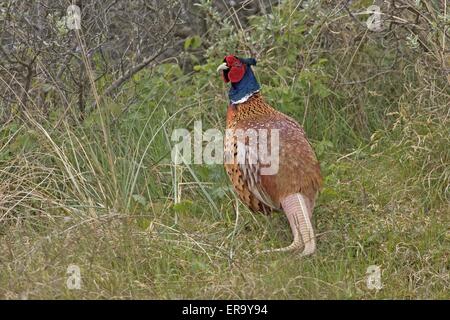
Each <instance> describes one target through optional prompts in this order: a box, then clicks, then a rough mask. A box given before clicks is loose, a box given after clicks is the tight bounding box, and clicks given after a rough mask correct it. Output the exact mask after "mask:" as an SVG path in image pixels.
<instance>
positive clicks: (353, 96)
mask: <svg viewBox="0 0 450 320" xmlns="http://www.w3.org/2000/svg"><path fill="white" fill-rule="evenodd" d="M311 10H314V8H312V9H311ZM299 12H300V13H295V15H294V13H292V12H291V11H290V10H288V11H286V12H284V11H282V10H280V12H275V14H274V17H275V18H273V19H271V18H264V17H259V18H254V22H252V23H253V24H252V28H253V29H252V30H253V32H254V34H253V35H254V39H257V40H255V43H250V44H249V45H251V46H259V48H261V51H262V52H266V53H267V54H266V55H265V56H264V57H262V58H261V59H260V62H259V64H258V68H257V71H256V72H257V76H258V77H259V80H260V82H261V83H262V84H263V94H264V95H265V96H266V98H267V100H268V101H269V102H270V103H272V104H273V105H274V106H276V107H277V108H278V109H280V110H281V111H283V112H285V113H287V114H289V115H291V116H293V117H294V118H296V119H297V120H298V121H299V122H301V123H303V124H304V127H305V130H306V131H307V133H308V136H309V137H310V140H311V142H312V144H313V146H314V149H315V150H316V153H317V155H318V157H319V160H320V161H321V166H322V170H323V175H324V177H325V185H324V189H323V191H322V193H321V195H320V196H319V198H318V202H317V207H316V209H315V212H314V225H315V229H316V233H317V238H318V241H317V244H318V249H317V253H316V254H314V255H313V256H311V257H306V258H300V257H299V256H298V255H296V254H289V253H288V254H286V253H280V254H264V255H258V254H256V252H257V251H258V250H262V249H267V248H270V247H281V246H283V245H286V244H288V243H289V242H290V241H291V233H290V229H289V226H288V223H287V221H286V218H285V217H284V216H283V215H282V214H273V215H272V216H269V217H267V216H263V215H257V214H252V213H251V212H250V211H249V210H248V209H247V208H245V207H244V206H243V205H242V204H240V203H239V202H238V201H237V198H236V196H235V194H234V193H233V192H232V189H231V187H230V185H229V182H228V179H227V177H226V175H225V172H224V169H223V168H222V166H220V165H215V166H208V165H187V164H184V165H177V166H176V165H174V164H173V163H172V162H171V159H170V152H171V149H172V145H173V142H172V141H171V139H170V137H171V132H172V130H173V129H175V128H187V129H189V130H191V129H192V128H193V123H194V121H198V120H201V121H202V124H203V129H204V130H206V129H208V128H219V129H221V130H223V129H224V121H225V112H226V111H225V108H226V105H227V100H226V97H225V95H224V92H225V90H226V87H225V86H223V84H221V82H220V81H221V80H220V79H219V78H218V77H217V75H216V74H215V73H214V69H215V66H216V64H217V62H218V61H219V60H220V59H219V58H217V56H218V54H216V55H215V54H214V52H219V53H220V54H222V52H224V50H225V49H224V48H223V47H224V46H225V44H226V45H227V46H230V47H232V45H230V44H233V45H234V44H236V43H239V41H238V40H239V39H238V38H239V37H235V35H234V34H233V32H231V31H233V29H232V28H231V29H230V28H229V26H227V25H224V26H221V29H220V32H219V31H218V34H220V35H221V39H223V43H222V42H221V43H216V44H212V45H211V47H210V48H209V49H208V54H210V57H209V58H208V60H207V61H206V62H205V63H204V64H202V65H199V66H197V68H196V69H195V70H196V72H194V73H190V74H183V73H182V72H181V71H180V70H179V68H178V67H177V66H175V65H172V64H163V65H160V66H158V67H156V68H154V69H151V70H143V71H142V72H140V73H139V74H137V75H136V76H135V78H134V79H133V82H134V83H133V84H130V85H129V86H127V87H125V88H123V89H122V91H121V94H120V95H118V97H117V99H116V100H115V101H113V100H108V99H107V98H103V99H101V101H102V102H101V103H100V108H97V109H96V110H94V111H93V112H92V113H90V114H89V115H88V116H87V117H86V118H85V119H84V120H83V121H80V120H78V119H79V115H77V114H76V112H75V111H73V110H75V109H76V107H75V106H72V105H69V106H67V110H68V115H67V117H61V112H62V111H61V110H57V109H56V110H53V111H52V112H53V113H52V114H50V118H49V119H44V118H43V117H42V116H41V115H40V114H39V112H38V111H37V110H39V106H36V105H34V108H31V109H30V110H29V111H26V112H25V113H24V115H23V119H20V121H19V120H17V121H12V122H10V123H8V124H6V125H5V126H3V127H2V128H0V181H1V183H0V298H2V299H45V298H50V299H53V298H56V299H130V298H134V299H148V298H149V299H178V298H194V299H199V298H205V299H218V298H223V299H245V298H247V299H253V298H260V299H266V298H267V299H386V298H388V299H390V298H392V299H449V298H450V290H449V289H450V279H449V270H448V268H449V252H450V233H449V226H450V221H449V219H450V214H449V213H450V205H449V203H450V201H449V181H450V171H449V167H450V166H449V164H450V155H449V150H448V146H449V145H450V141H449V136H450V135H449V134H448V133H449V132H448V128H449V126H448V108H449V104H448V101H450V99H449V98H450V93H449V91H448V89H449V87H448V84H447V83H445V82H442V81H441V80H442V79H437V78H436V76H435V74H434V71H430V72H429V73H427V68H425V67H424V63H425V62H424V61H428V60H426V59H425V58H426V57H424V56H422V55H420V54H419V53H418V52H416V51H414V50H412V51H408V50H409V49H408V48H407V46H404V47H402V49H403V50H404V51H405V52H406V53H404V56H402V57H400V58H399V57H396V59H397V60H399V62H398V64H397V65H395V66H394V67H393V68H394V69H393V70H392V72H391V73H389V74H388V75H385V77H382V78H380V77H373V78H370V79H369V80H367V81H364V82H361V83H360V82H358V79H360V78H361V77H364V78H366V75H367V74H368V73H369V71H367V65H368V63H367V61H371V64H373V65H372V67H373V68H374V70H375V69H376V68H377V67H379V66H384V65H390V64H391V62H392V60H393V59H394V58H393V57H392V56H391V55H390V53H391V51H389V46H386V47H381V46H380V45H378V44H377V43H376V41H373V39H371V38H370V39H368V40H367V41H366V42H365V43H364V44H363V45H361V44H360V43H359V42H356V43H354V44H353V45H349V44H348V43H344V42H345V41H344V40H345V39H346V37H347V36H348V37H350V36H349V35H348V34H347V35H346V34H344V31H343V30H347V29H345V28H344V27H342V30H341V31H342V32H343V33H342V34H343V39H344V40H342V39H341V40H342V41H341V40H340V39H338V40H336V42H333V43H332V44H330V48H329V49H327V50H325V49H323V48H322V47H321V44H320V41H318V40H317V39H322V38H321V37H319V36H322V37H324V36H326V34H324V33H323V32H324V31H323V30H322V26H323V21H319V20H318V21H319V22H318V23H317V24H316V25H314V26H311V30H312V32H311V33H310V34H306V35H305V33H304V29H302V28H303V27H302V24H299V25H296V24H294V23H292V21H297V20H299V21H306V20H302V19H307V18H308V17H309V14H313V12H310V13H309V14H305V13H303V12H302V11H299ZM286 16H287V17H288V19H287V23H286V24H285V22H286V21H285V20H286ZM295 19H296V20H295ZM338 23H341V22H340V21H339V22H338ZM333 27H334V28H335V29H333V30H337V29H336V28H337V26H336V25H334V26H333ZM267 28H269V29H270V28H272V30H274V34H277V36H274V37H273V38H272V37H263V36H262V35H265V34H266V33H265V32H267ZM285 28H288V31H290V32H287V31H286V32H280V34H278V33H277V30H281V29H283V30H285ZM230 30H231V31H230ZM345 32H347V31H345ZM349 32H354V31H349ZM290 34H294V35H295V39H292V38H291V37H290ZM227 37H228V38H227ZM336 37H337V36H336ZM352 39H353V38H352ZM391 40H392V39H391ZM286 41H287V43H289V46H288V47H283V44H285V43H286ZM361 42H362V40H361ZM386 42H387V43H389V42H388V41H386ZM339 45H342V47H337V48H336V47H333V46H339ZM272 47H273V48H274V49H273V50H269V49H268V48H272ZM394 47H395V46H394ZM235 48H236V49H237V50H239V48H241V47H240V46H239V44H236V45H235ZM264 48H265V49H264ZM305 48H306V49H305ZM343 51H345V52H347V53H348V52H350V53H351V54H343V53H342V52H343ZM330 52H331V53H330ZM332 53H334V54H332ZM299 56H301V57H303V58H302V59H303V65H302V64H300V63H299V60H302V59H300V58H299ZM305 57H306V58H305ZM411 70H415V71H411ZM372 71H373V70H372ZM375 71H376V70H375ZM91 72H95V70H94V71H91ZM410 73H411V74H410ZM333 79H334V80H336V79H338V80H342V81H343V80H345V81H346V82H349V83H350V82H352V81H353V80H354V81H353V82H355V83H354V84H352V85H348V84H345V83H344V84H342V83H341V84H339V83H337V82H336V81H334V80H333ZM349 80H352V81H349ZM342 81H341V82H342ZM338 82H339V81H338ZM97 89H98V90H97ZM94 91H95V92H97V91H98V92H100V93H101V88H100V89H99V88H95V90H94ZM97 100H100V99H97ZM31 103H33V104H34V102H33V101H31ZM124 106H126V107H124ZM64 112H65V111H64ZM71 112H72V113H71ZM55 119H58V120H55ZM59 119H62V121H59ZM55 123H59V125H58V126H56V125H55ZM70 265H77V266H79V268H80V271H81V279H82V283H81V288H80V289H79V290H69V289H68V288H67V286H66V281H67V279H68V277H69V275H68V274H67V268H68V267H69V266H70ZM371 265H376V266H379V267H380V268H381V281H382V286H383V287H382V289H380V290H370V289H369V288H368V287H367V285H366V279H367V274H366V272H367V268H368V267H369V266H371Z"/></svg>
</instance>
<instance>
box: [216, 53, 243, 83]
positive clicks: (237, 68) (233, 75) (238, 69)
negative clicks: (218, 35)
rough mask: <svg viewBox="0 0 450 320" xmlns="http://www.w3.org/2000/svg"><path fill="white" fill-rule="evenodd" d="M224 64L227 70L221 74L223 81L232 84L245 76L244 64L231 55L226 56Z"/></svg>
mask: <svg viewBox="0 0 450 320" xmlns="http://www.w3.org/2000/svg"><path fill="white" fill-rule="evenodd" d="M224 62H226V63H227V66H228V68H229V69H228V70H226V71H224V72H223V73H222V76H223V80H224V81H225V82H229V81H231V82H232V83H237V82H239V81H241V80H242V78H243V77H244V74H245V67H246V66H245V64H244V63H242V62H241V60H239V59H238V58H236V57H235V56H232V55H230V56H226V57H225V59H224Z"/></svg>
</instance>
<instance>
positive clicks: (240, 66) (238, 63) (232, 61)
mask: <svg viewBox="0 0 450 320" xmlns="http://www.w3.org/2000/svg"><path fill="white" fill-rule="evenodd" d="M255 65H256V60H255V59H254V58H248V59H243V58H238V57H236V56H234V55H229V56H226V57H225V58H224V59H223V63H222V64H221V65H220V66H219V67H218V68H217V71H219V72H222V77H223V80H224V81H225V82H226V83H228V82H230V83H231V87H230V90H229V92H228V97H229V98H230V102H231V103H232V104H238V103H242V102H245V101H247V100H248V98H250V97H251V96H252V95H253V94H254V93H256V92H258V91H259V90H260V88H261V87H260V85H259V83H258V81H256V78H255V75H254V74H253V71H252V68H251V66H255Z"/></svg>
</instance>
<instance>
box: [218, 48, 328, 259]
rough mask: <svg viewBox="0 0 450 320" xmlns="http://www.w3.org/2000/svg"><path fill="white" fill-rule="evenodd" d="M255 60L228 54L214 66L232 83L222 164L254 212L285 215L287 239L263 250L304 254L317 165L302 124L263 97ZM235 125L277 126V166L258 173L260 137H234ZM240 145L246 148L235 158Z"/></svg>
mask: <svg viewBox="0 0 450 320" xmlns="http://www.w3.org/2000/svg"><path fill="white" fill-rule="evenodd" d="M255 65H256V60H255V59H254V58H248V59H243V58H238V57H236V56H234V55H228V56H226V57H225V58H224V60H223V63H222V64H221V65H220V66H219V67H218V68H217V71H218V72H221V73H222V77H223V80H224V81H225V83H228V82H230V83H231V87H230V90H229V93H228V96H229V99H230V104H229V105H228V109H227V118H226V128H227V135H226V137H225V140H224V154H225V164H224V166H225V170H226V172H227V174H228V176H229V178H230V180H231V183H232V184H233V186H234V189H235V191H236V193H237V194H238V196H239V198H240V199H241V201H242V202H243V203H244V204H245V205H246V206H248V207H249V208H250V209H251V210H252V211H253V212H262V213H266V214H268V213H271V212H272V211H284V213H285V214H286V216H287V219H288V221H289V224H290V227H291V230H292V234H293V237H294V239H293V241H292V243H291V244H290V245H289V246H286V247H283V248H278V249H272V250H265V251H264V252H274V251H300V250H301V255H302V256H305V255H309V254H312V253H314V251H315V249H316V241H315V235H314V229H313V226H312V223H311V218H312V213H313V209H314V205H315V200H316V197H317V194H318V192H319V190H320V188H321V186H322V176H321V173H320V165H319V162H318V160H317V158H316V155H315V153H314V151H313V149H312V147H311V145H310V143H309V142H308V140H307V137H306V135H305V132H304V130H303V128H302V127H301V126H300V125H299V124H298V123H297V122H296V121H295V120H294V119H292V118H291V117H288V116H286V115H285V114H283V113H281V112H280V111H277V110H276V109H274V108H273V107H271V106H270V105H269V104H268V103H267V102H266V101H265V100H264V99H263V97H262V95H261V92H260V85H259V84H258V82H257V80H256V78H255V75H254V74H253V71H252V68H251V66H255ZM239 129H240V130H244V131H245V132H247V131H248V130H250V131H251V130H253V131H254V132H255V131H256V132H258V133H259V132H261V131H259V130H261V129H266V130H267V131H268V132H269V135H270V136H271V137H272V136H275V135H274V133H273V132H275V131H276V132H277V136H278V141H276V142H277V145H270V149H271V150H272V151H273V150H275V149H277V148H278V154H277V158H276V159H277V161H278V163H277V169H278V170H277V171H276V172H270V173H263V169H264V168H267V165H268V163H267V162H263V161H262V159H261V157H259V155H260V154H259V153H258V150H259V149H260V148H261V147H262V146H261V141H260V140H258V141H257V144H256V149H255V148H253V149H252V148H251V144H250V139H249V138H248V137H245V138H244V139H243V140H242V139H241V140H239V139H238V137H237V134H236V132H237V131H238V130H239ZM230 132H231V134H228V133H230ZM239 143H241V146H240V145H239ZM271 144H273V142H272V140H271ZM242 145H244V149H245V148H246V149H245V150H246V151H245V152H246V153H245V155H244V157H242V158H239V156H237V154H238V151H239V148H240V147H242ZM275 147H277V148H275ZM257 153H258V154H257ZM252 154H253V156H255V154H257V156H256V160H255V161H250V158H251V155H252ZM239 159H240V161H239Z"/></svg>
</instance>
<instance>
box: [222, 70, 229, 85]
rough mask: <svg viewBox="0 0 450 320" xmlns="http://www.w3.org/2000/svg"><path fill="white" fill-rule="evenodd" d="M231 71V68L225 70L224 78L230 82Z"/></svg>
mask: <svg viewBox="0 0 450 320" xmlns="http://www.w3.org/2000/svg"><path fill="white" fill-rule="evenodd" d="M229 72H230V69H226V70H223V78H224V80H225V82H230V78H228V73H229Z"/></svg>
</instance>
